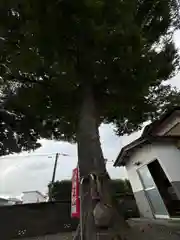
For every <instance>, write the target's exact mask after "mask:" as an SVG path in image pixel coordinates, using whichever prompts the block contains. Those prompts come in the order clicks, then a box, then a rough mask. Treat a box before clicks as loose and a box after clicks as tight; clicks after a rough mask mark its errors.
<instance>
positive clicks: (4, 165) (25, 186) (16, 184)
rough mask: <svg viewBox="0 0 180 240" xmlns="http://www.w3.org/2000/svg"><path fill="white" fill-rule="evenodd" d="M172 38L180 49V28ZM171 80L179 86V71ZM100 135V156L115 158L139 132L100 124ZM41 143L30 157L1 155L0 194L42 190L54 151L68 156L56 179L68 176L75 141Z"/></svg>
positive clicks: (120, 172) (117, 173) (115, 173)
mask: <svg viewBox="0 0 180 240" xmlns="http://www.w3.org/2000/svg"><path fill="white" fill-rule="evenodd" d="M174 39H175V41H176V45H177V46H178V48H179V49H180V40H179V39H180V31H179V32H177V33H176V34H175V36H174ZM171 84H172V85H173V86H176V87H178V88H180V74H178V75H177V76H176V77H174V78H173V79H172V80H171ZM100 135H101V142H102V148H103V152H104V156H105V157H106V158H107V159H108V160H115V159H116V157H117V155H118V153H119V151H120V149H121V148H122V146H124V145H126V144H128V143H129V142H131V141H133V140H134V139H136V138H137V137H139V136H140V132H136V133H133V134H132V135H130V136H123V137H117V136H115V134H114V132H113V127H112V126H111V125H109V126H108V125H102V126H101V128H100ZM41 143H42V147H41V148H39V149H38V150H36V151H35V152H33V153H32V154H31V157H27V153H22V154H20V155H13V157H12V156H8V157H7V158H2V159H1V161H0V194H2V195H10V196H12V195H19V194H21V192H22V191H25V190H40V191H46V190H47V188H46V187H47V184H48V183H49V182H50V181H51V178H52V172H53V165H54V158H55V153H57V152H59V153H66V154H69V156H68V157H64V156H60V157H59V160H58V166H57V173H56V180H61V179H65V178H68V179H69V178H71V174H72V169H73V168H74V167H76V164H77V150H76V145H71V144H69V143H65V142H55V141H47V140H41ZM48 154H49V155H48ZM35 155H38V156H35ZM40 155H41V156H40ZM48 156H49V157H48ZM50 157H51V158H50ZM107 169H108V171H109V173H110V175H111V177H113V178H125V177H127V174H126V171H125V169H124V168H114V167H113V163H112V162H108V163H107Z"/></svg>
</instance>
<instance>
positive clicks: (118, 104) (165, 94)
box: [0, 0, 180, 151]
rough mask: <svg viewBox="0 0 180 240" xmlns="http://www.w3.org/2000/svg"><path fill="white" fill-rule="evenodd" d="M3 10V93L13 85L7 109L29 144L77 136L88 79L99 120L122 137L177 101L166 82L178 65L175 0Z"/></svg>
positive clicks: (22, 0) (28, 4) (66, 1)
mask: <svg viewBox="0 0 180 240" xmlns="http://www.w3.org/2000/svg"><path fill="white" fill-rule="evenodd" d="M0 12H1V14H0V56H1V59H0V73H1V76H2V82H1V85H2V87H3V88H2V91H3V92H4V86H11V87H10V88H9V92H10V94H7V93H6V92H4V95H5V97H6V101H3V102H2V107H3V109H7V110H8V111H9V112H10V113H11V114H14V115H15V116H16V119H19V121H20V122H22V125H21V128H20V130H21V132H22V133H19V132H18V134H22V136H23V138H24V142H28V144H30V145H31V144H32V148H34V142H36V140H38V139H39V138H47V139H52V138H53V139H56V140H67V141H75V140H76V132H77V122H78V119H79V111H80V106H81V103H82V99H83V94H82V88H83V85H84V84H88V85H89V86H90V87H91V89H92V90H93V94H94V98H95V102H96V108H97V120H98V123H99V124H100V123H102V122H104V123H113V124H114V126H115V131H116V133H117V134H119V135H122V134H124V133H131V132H132V131H134V130H137V129H139V128H140V127H141V124H142V123H143V122H144V121H145V120H148V119H153V118H156V117H158V116H159V115H160V114H161V113H162V112H163V111H164V109H165V108H168V107H169V106H170V105H172V102H173V104H174V105H176V104H178V103H179V99H180V96H179V93H178V92H177V91H176V90H173V91H172V89H171V88H170V87H169V86H165V85H163V84H162V82H163V81H164V80H167V79H169V78H170V77H172V76H173V75H174V74H175V73H176V71H177V68H178V66H179V57H178V54H177V50H176V48H175V46H174V43H173V40H172V33H173V31H174V29H175V28H177V27H178V24H179V16H178V6H177V3H176V0H164V1H159V0H151V1H150V0H141V1H140V0H124V1H120V0H112V1H108V0H98V1H97V0H76V1H72V0H61V1H59V0H51V1H47V0H43V1H42V0H37V1H34V0H15V1H14V0H8V1H1V2H0ZM19 116H20V118H19ZM124 126H126V127H124ZM23 134H24V135H23ZM32 138H33V141H32V140H31V139H32ZM21 144H22V146H23V144H24V143H21V142H20V143H19V148H21ZM22 149H23V147H22ZM14 151H16V150H15V149H14Z"/></svg>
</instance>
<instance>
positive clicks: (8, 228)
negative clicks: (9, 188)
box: [0, 202, 78, 240]
mask: <svg viewBox="0 0 180 240" xmlns="http://www.w3.org/2000/svg"><path fill="white" fill-rule="evenodd" d="M70 208H71V204H70V202H49V203H35V204H24V205H16V206H5V207H0V216H1V218H0V219H1V220H0V234H1V239H3V240H6V239H7V240H9V239H18V238H21V239H22V238H23V239H28V238H29V237H38V236H45V235H49V234H56V233H66V232H72V231H74V230H75V229H76V227H77V225H78V220H76V219H71V209H70ZM35 239H36V238H35ZM40 239H41V238H40ZM44 239H48V238H42V240H44Z"/></svg>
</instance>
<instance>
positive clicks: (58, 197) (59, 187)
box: [48, 180, 71, 201]
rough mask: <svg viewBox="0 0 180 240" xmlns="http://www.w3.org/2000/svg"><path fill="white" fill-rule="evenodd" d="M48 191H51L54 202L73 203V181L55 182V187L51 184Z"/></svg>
mask: <svg viewBox="0 0 180 240" xmlns="http://www.w3.org/2000/svg"><path fill="white" fill-rule="evenodd" d="M51 188H52V189H51ZM48 189H49V191H50V189H51V193H52V199H53V200H55V201H63V200H65V201H67V200H68V201H71V181H70V180H63V181H56V182H54V184H53V185H52V184H51V183H49V185H48Z"/></svg>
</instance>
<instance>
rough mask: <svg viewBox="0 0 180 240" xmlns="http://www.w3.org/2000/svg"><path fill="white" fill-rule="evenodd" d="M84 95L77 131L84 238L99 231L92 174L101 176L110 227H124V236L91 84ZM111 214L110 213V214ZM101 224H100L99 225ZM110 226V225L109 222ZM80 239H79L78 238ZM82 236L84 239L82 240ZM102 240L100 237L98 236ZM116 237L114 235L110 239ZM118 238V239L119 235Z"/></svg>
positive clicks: (92, 237) (87, 239) (114, 229)
mask: <svg viewBox="0 0 180 240" xmlns="http://www.w3.org/2000/svg"><path fill="white" fill-rule="evenodd" d="M83 93H84V97H83V102H82V109H81V113H80V119H79V128H78V133H77V142H78V164H79V170H80V177H81V179H82V178H84V179H85V180H84V181H83V183H82V184H81V186H80V188H81V221H80V222H81V224H80V225H81V231H82V233H83V235H82V236H81V237H82V239H83V240H95V239H97V236H96V230H97V226H96V225H97V224H95V219H94V215H93V210H94V208H95V206H97V201H95V200H93V199H92V192H91V190H92V189H91V188H92V186H91V184H90V181H89V180H88V175H89V174H90V173H95V174H96V175H97V176H100V177H99V179H100V181H99V182H100V189H101V192H100V202H101V203H102V204H103V206H105V208H104V211H105V210H106V209H107V214H106V215H109V216H108V217H107V219H110V220H109V225H110V226H108V227H109V228H112V232H114V233H115V232H119V230H120V228H121V238H119V239H123V238H122V235H124V234H123V231H122V228H123V230H126V231H125V232H127V229H128V227H127V225H126V223H125V221H124V220H123V219H122V218H120V217H118V214H117V211H116V209H115V208H114V207H112V205H113V203H112V199H111V193H110V187H109V176H108V174H107V172H106V164H105V159H104V157H103V153H102V149H101V144H100V139H99V130H98V124H97V116H98V115H97V112H96V106H95V102H94V97H93V92H92V89H91V88H90V87H89V86H86V87H85V88H84V91H83ZM110 215H111V216H110ZM100 225H101V224H100ZM106 225H107V224H106ZM76 239H78V238H76ZM82 239H81V240H82ZM98 239H99V238H98ZM109 239H115V238H112V237H111V238H109ZM116 239H118V238H116Z"/></svg>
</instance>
